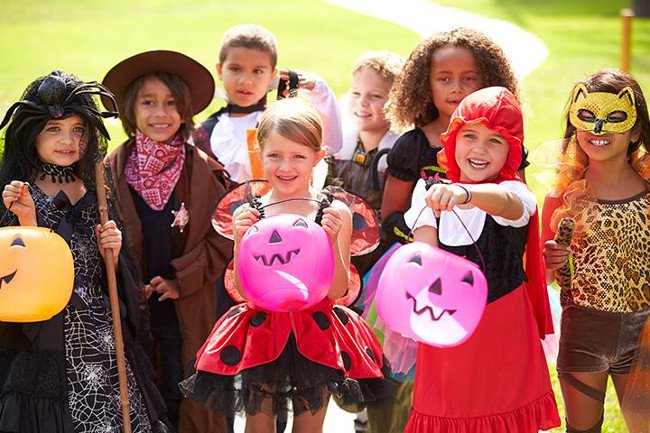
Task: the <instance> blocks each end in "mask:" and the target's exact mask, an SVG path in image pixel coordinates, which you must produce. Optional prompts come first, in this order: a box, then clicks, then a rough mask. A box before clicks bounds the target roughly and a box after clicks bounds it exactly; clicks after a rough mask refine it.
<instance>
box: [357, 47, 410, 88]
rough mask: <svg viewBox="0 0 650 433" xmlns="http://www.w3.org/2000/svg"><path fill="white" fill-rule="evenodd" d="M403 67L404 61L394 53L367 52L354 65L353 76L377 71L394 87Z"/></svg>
mask: <svg viewBox="0 0 650 433" xmlns="http://www.w3.org/2000/svg"><path fill="white" fill-rule="evenodd" d="M403 67H404V60H403V59H402V58H401V57H400V56H399V55H398V54H396V53H394V52H392V51H366V52H365V53H363V54H362V55H361V57H359V59H358V60H357V63H356V64H355V65H354V68H353V69H352V75H353V76H354V75H355V74H357V73H358V72H361V71H366V70H371V71H375V72H376V73H377V75H379V76H380V77H382V78H383V79H384V80H386V81H387V82H388V83H390V85H391V86H392V85H393V82H395V79H396V78H397V76H398V75H399V74H400V72H402V68H403Z"/></svg>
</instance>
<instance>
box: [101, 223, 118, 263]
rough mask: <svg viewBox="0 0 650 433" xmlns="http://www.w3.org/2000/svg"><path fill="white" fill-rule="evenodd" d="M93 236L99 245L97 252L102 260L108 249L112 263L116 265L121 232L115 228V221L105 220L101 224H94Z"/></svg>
mask: <svg viewBox="0 0 650 433" xmlns="http://www.w3.org/2000/svg"><path fill="white" fill-rule="evenodd" d="M95 236H96V237H97V244H98V245H99V253H100V254H101V255H102V257H103V258H104V260H106V256H105V252H106V249H109V250H110V252H111V255H112V256H113V263H115V265H117V260H118V257H119V255H120V249H121V248H122V232H121V231H120V229H118V228H117V225H116V224H115V221H113V220H110V221H106V224H104V225H103V226H101V225H99V224H97V225H96V226H95Z"/></svg>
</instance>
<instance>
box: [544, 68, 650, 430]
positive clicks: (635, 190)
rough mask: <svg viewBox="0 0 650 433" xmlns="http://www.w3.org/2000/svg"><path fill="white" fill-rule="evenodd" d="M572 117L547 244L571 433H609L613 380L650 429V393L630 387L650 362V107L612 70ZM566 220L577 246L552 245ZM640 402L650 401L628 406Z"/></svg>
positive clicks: (548, 209) (584, 89)
mask: <svg viewBox="0 0 650 433" xmlns="http://www.w3.org/2000/svg"><path fill="white" fill-rule="evenodd" d="M565 119H566V120H565V122H566V132H565V135H564V142H563V148H562V154H561V157H560V161H559V164H558V169H557V181H556V183H555V186H554V188H553V190H552V191H551V192H550V193H549V194H548V196H547V197H546V200H545V202H544V211H543V216H542V224H543V225H542V240H543V241H544V240H546V242H545V244H544V246H545V248H544V258H545V259H546V268H547V280H548V281H549V282H550V281H552V280H554V279H555V276H556V275H557V280H558V283H559V284H560V287H561V292H560V293H561V296H560V298H561V302H562V310H563V311H562V332H561V336H560V352H559V355H558V361H557V370H558V376H559V378H560V385H561V387H562V396H563V398H564V403H565V406H566V416H567V431H568V432H582V431H585V432H600V431H601V426H602V424H603V409H604V406H603V402H604V400H605V390H606V388H607V379H608V376H611V378H612V381H613V383H614V387H615V389H616V394H617V396H618V399H619V402H620V404H621V411H622V413H623V416H624V417H625V421H626V423H627V424H628V428H629V430H630V431H631V432H641V431H648V429H649V428H650V422H649V420H650V418H649V417H648V413H649V412H648V411H649V407H648V406H649V402H650V395H648V394H649V393H650V390H649V389H648V386H647V385H646V386H645V389H644V390H638V389H634V390H633V389H632V388H631V385H632V384H633V383H634V382H635V376H634V372H635V371H636V370H635V369H634V368H633V365H635V363H637V364H636V365H640V364H638V363H639V361H640V360H642V359H647V358H650V353H648V350H647V346H646V348H645V349H642V347H644V346H643V345H642V344H640V341H641V335H642V334H643V332H644V328H646V329H647V326H650V325H647V324H648V323H649V320H650V319H648V318H649V317H650V289H649V287H650V267H648V257H650V253H649V250H648V245H650V226H649V225H648V221H649V220H650V156H649V155H648V143H649V140H650V120H649V119H648V108H647V105H646V101H645V98H644V96H643V93H642V91H641V88H640V86H639V84H638V83H637V81H636V80H635V79H634V78H633V77H632V76H631V75H629V74H627V73H625V72H622V71H618V70H613V69H606V70H601V71H598V72H596V73H595V74H593V75H591V76H589V77H587V78H586V79H584V80H583V81H581V82H580V83H578V84H577V85H576V87H575V88H574V91H573V92H572V95H571V98H570V100H569V103H568V109H567V112H566V115H565ZM565 217H569V218H571V219H573V221H574V226H575V228H574V232H573V238H572V239H570V242H566V244H568V245H564V244H562V243H561V242H556V241H555V240H552V239H553V238H554V234H555V232H560V231H561V229H560V228H558V225H559V223H560V222H561V221H562V220H563V219H564V218H565ZM566 264H568V265H569V266H567V267H566V268H565V265H566ZM561 269H568V271H566V272H565V274H564V275H563V274H562V271H560V272H559V273H558V270H561ZM554 274H555V275H554ZM567 275H568V277H567ZM646 380H647V379H646ZM624 396H625V397H626V398H625V399H624V398H623V397H624ZM630 397H632V399H630ZM633 400H638V401H643V403H642V404H641V405H639V404H626V403H628V402H631V401H633Z"/></svg>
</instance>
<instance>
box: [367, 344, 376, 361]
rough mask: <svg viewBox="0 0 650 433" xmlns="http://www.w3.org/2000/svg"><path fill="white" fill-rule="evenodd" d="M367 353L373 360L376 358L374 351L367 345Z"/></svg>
mask: <svg viewBox="0 0 650 433" xmlns="http://www.w3.org/2000/svg"><path fill="white" fill-rule="evenodd" d="M366 354H367V355H368V357H369V358H370V359H372V360H373V361H374V360H375V355H374V353H372V350H370V348H369V347H366Z"/></svg>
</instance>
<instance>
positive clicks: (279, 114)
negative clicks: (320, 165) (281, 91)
mask: <svg viewBox="0 0 650 433" xmlns="http://www.w3.org/2000/svg"><path fill="white" fill-rule="evenodd" d="M272 132H275V133H277V134H279V135H280V136H282V137H284V138H286V139H287V140H291V141H293V142H294V143H299V144H302V145H304V146H307V147H309V148H311V149H313V150H314V151H320V150H321V148H322V145H323V123H322V121H321V118H320V115H319V114H318V111H317V110H316V108H314V106H313V105H312V104H311V103H309V102H308V101H306V100H304V99H302V98H300V97H293V98H287V99H282V100H280V101H278V102H276V103H275V104H273V105H271V107H269V108H268V109H267V110H266V111H264V114H262V117H261V118H260V124H259V126H258V128H257V143H258V145H259V147H260V149H264V142H265V141H266V139H267V138H268V136H269V134H271V133H272Z"/></svg>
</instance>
